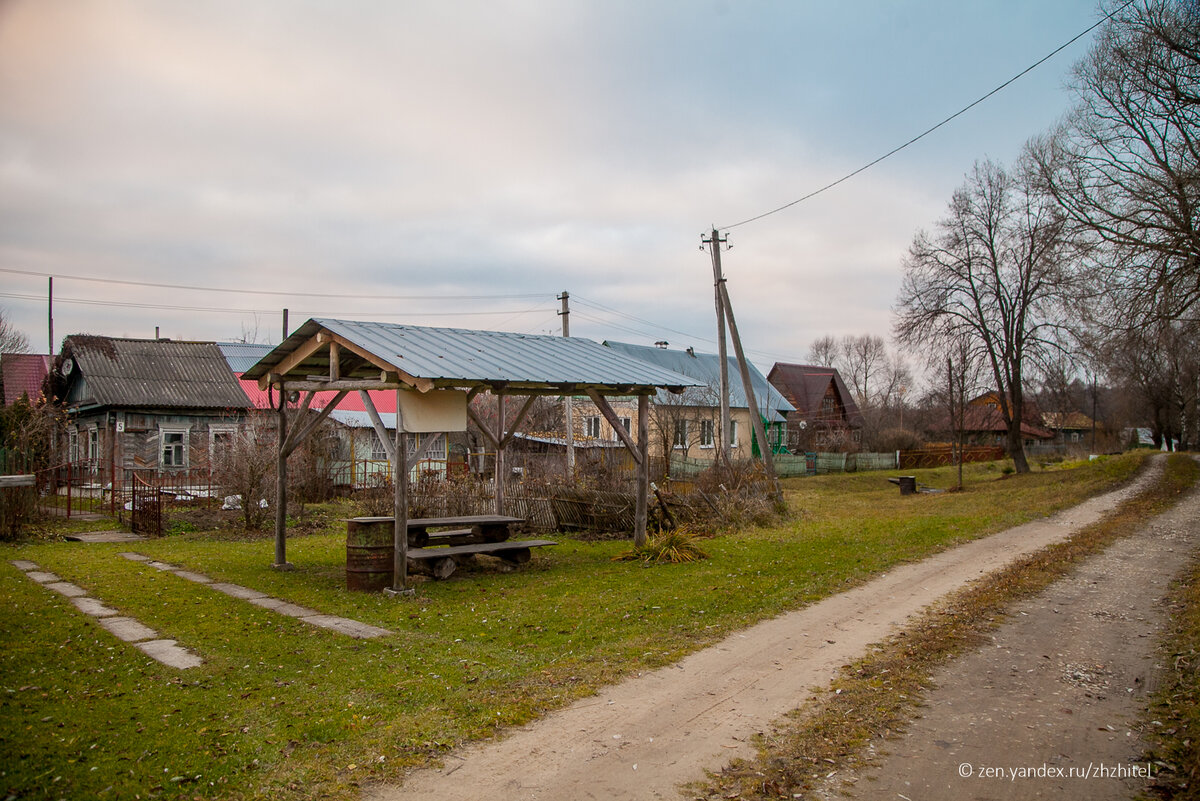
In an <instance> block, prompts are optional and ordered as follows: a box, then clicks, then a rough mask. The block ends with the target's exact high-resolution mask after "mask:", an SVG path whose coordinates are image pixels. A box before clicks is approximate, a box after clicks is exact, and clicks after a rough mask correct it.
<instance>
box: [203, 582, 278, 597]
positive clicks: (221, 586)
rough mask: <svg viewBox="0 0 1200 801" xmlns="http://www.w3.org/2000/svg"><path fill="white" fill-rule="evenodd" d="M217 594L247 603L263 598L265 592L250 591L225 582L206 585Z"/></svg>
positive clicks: (247, 588) (265, 595)
mask: <svg viewBox="0 0 1200 801" xmlns="http://www.w3.org/2000/svg"><path fill="white" fill-rule="evenodd" d="M208 586H209V587H212V588H213V589H214V590H216V591H217V592H223V593H225V594H226V595H232V596H233V597H234V598H241V599H242V600H244V601H249V600H251V599H252V598H265V597H267V594H266V593H265V592H259V591H258V590H252V589H250V588H249V587H243V586H242V585H240V584H226V583H225V582H214V583H212V584H209V585H208Z"/></svg>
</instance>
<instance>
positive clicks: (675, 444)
mask: <svg viewBox="0 0 1200 801" xmlns="http://www.w3.org/2000/svg"><path fill="white" fill-rule="evenodd" d="M680 433H682V434H683V437H682V438H681V437H680V436H679V435H680ZM680 439H682V440H683V442H680V441H679V440H680ZM671 447H672V448H674V449H675V450H677V451H686V450H687V449H688V421H687V420H676V421H675V430H674V432H672V434H671Z"/></svg>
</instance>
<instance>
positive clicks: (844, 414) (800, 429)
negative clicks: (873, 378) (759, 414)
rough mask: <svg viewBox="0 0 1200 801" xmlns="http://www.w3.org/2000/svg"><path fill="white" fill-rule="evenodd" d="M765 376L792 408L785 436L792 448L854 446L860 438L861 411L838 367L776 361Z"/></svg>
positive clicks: (811, 449)
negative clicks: (793, 410)
mask: <svg viewBox="0 0 1200 801" xmlns="http://www.w3.org/2000/svg"><path fill="white" fill-rule="evenodd" d="M767 380H768V381H770V382H771V386H773V387H774V388H775V389H777V390H778V391H779V393H780V394H781V395H783V397H785V398H787V400H788V402H789V403H791V405H792V406H793V407H794V408H795V412H794V413H793V414H789V415H788V419H787V420H788V421H787V439H786V443H787V446H788V448H789V449H790V450H792V451H793V452H796V453H804V452H806V451H815V450H835V451H845V450H853V449H855V448H856V447H857V446H858V445H859V444H860V443H861V442H862V428H863V415H862V412H861V411H860V410H859V408H858V404H857V403H855V401H854V396H853V395H851V394H850V390H849V389H848V388H847V387H846V383H845V382H844V381H843V380H842V376H841V374H840V373H838V371H837V368H835V367H818V366H814V365H806V364H786V363H783V362H776V363H775V366H774V367H772V368H771V372H770V373H768V374H767Z"/></svg>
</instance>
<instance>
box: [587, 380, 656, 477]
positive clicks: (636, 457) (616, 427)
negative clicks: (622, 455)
mask: <svg viewBox="0 0 1200 801" xmlns="http://www.w3.org/2000/svg"><path fill="white" fill-rule="evenodd" d="M587 396H588V397H589V398H591V399H592V403H594V404H596V408H597V409H599V410H600V414H602V415H604V419H605V420H607V421H608V424H609V425H610V426H612V428H613V431H615V432H617V437H618V438H619V439H620V440H621V442H623V443H625V448H626V449H627V450H628V451H629V453H630V455H631V456H633V462H634V464H640V463H641V459H642V455H641V453H640V452H639V451H638V446H637V443H636V442H634V441H633V437H632V436H631V435H630V433H629V432H628V431H626V430H625V426H623V425H621V418H619V417H617V413H616V412H614V411H613V408H612V407H611V406H609V405H608V399H607V398H605V397H604V396H603V395H601V394H600V393H599V392H597V391H596V390H594V389H588V391H587ZM638 425H639V426H640V425H641V423H640V421H639V423H638Z"/></svg>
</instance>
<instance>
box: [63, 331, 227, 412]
mask: <svg viewBox="0 0 1200 801" xmlns="http://www.w3.org/2000/svg"><path fill="white" fill-rule="evenodd" d="M64 352H65V353H67V354H68V355H69V356H70V357H71V358H72V359H74V361H75V364H74V369H72V371H71V375H69V376H68V380H70V381H71V382H72V386H73V387H74V388H75V390H77V389H78V388H80V387H82V388H83V393H82V395H83V396H82V397H74V396H71V401H72V402H73V403H74V404H76V405H95V406H124V407H140V408H148V407H157V408H181V409H245V408H247V407H248V406H249V405H250V404H249V401H248V400H247V398H246V393H244V392H242V388H241V387H240V386H239V385H238V381H237V379H236V378H235V377H234V375H233V372H232V371H231V370H230V369H229V364H228V363H227V362H226V361H225V357H224V356H222V355H221V351H220V349H219V348H218V347H217V346H216V344H215V343H212V342H171V341H168V340H157V339H116V338H113V337H97V336H72V337H68V338H67V340H66V342H65V343H64ZM76 374H78V375H76ZM75 390H72V391H75Z"/></svg>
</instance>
